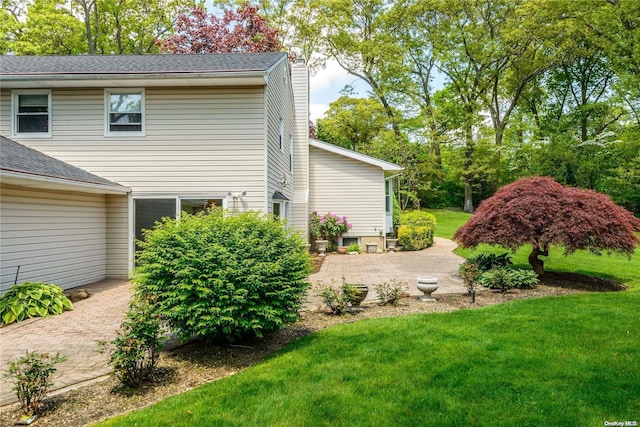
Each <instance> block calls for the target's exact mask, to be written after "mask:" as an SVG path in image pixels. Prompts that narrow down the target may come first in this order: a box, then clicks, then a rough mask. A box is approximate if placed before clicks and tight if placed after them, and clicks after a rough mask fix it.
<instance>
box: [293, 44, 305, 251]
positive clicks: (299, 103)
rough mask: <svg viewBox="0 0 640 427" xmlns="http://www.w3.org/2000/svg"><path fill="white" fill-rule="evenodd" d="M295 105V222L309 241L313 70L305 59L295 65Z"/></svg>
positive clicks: (297, 60) (298, 59)
mask: <svg viewBox="0 0 640 427" xmlns="http://www.w3.org/2000/svg"><path fill="white" fill-rule="evenodd" d="M291 81H292V85H293V101H294V106H295V117H296V118H295V129H294V134H293V138H294V153H293V159H294V162H293V176H294V183H295V187H294V190H295V195H294V200H293V221H292V224H293V226H294V227H295V228H296V229H299V230H301V231H302V235H303V236H305V237H306V238H307V239H308V234H309V231H308V230H309V212H308V207H309V68H308V67H307V64H306V61H305V59H304V58H302V57H298V58H296V61H295V63H293V64H292V65H291Z"/></svg>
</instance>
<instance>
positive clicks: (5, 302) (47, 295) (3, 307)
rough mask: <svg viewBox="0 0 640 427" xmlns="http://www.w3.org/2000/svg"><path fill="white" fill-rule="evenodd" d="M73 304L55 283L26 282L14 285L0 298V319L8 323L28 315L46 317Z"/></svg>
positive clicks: (70, 308)
mask: <svg viewBox="0 0 640 427" xmlns="http://www.w3.org/2000/svg"><path fill="white" fill-rule="evenodd" d="M72 309H73V304H72V303H71V301H69V299H68V298H67V297H66V296H65V295H64V293H63V292H62V289H61V288H60V287H58V286H56V285H50V284H48V283H40V282H27V283H21V284H19V285H14V286H12V287H11V288H9V290H8V291H7V292H6V293H5V294H4V295H3V296H2V298H0V319H2V323H3V324H5V325H8V324H10V323H13V322H20V321H22V320H24V319H28V318H30V317H48V316H49V315H51V314H61V313H62V312H63V311H65V310H72Z"/></svg>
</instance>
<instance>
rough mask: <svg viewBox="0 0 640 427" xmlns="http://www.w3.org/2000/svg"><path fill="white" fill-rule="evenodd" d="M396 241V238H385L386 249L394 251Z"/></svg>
mask: <svg viewBox="0 0 640 427" xmlns="http://www.w3.org/2000/svg"><path fill="white" fill-rule="evenodd" d="M396 243H398V239H387V250H388V251H391V252H395V251H396Z"/></svg>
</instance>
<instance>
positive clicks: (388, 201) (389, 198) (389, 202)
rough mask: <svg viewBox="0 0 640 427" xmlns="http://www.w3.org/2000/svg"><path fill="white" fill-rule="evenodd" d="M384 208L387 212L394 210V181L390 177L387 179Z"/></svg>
mask: <svg viewBox="0 0 640 427" xmlns="http://www.w3.org/2000/svg"><path fill="white" fill-rule="evenodd" d="M384 187H385V195H384V196H385V197H384V210H385V212H386V213H387V214H390V213H392V212H393V182H392V181H391V180H390V179H387V180H386V181H385V186H384Z"/></svg>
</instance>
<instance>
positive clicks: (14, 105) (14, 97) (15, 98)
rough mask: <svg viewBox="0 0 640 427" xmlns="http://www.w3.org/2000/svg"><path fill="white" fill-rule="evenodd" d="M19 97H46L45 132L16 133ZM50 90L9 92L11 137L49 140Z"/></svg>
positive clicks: (50, 124) (50, 125)
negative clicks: (46, 125) (46, 116)
mask: <svg viewBox="0 0 640 427" xmlns="http://www.w3.org/2000/svg"><path fill="white" fill-rule="evenodd" d="M20 95H47V115H48V118H47V121H48V127H47V131H46V132H22V133H20V132H18V108H19V98H20ZM51 116H52V115H51V89H24V90H14V91H12V92H11V135H12V136H15V137H19V138H51V127H52V123H51Z"/></svg>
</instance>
